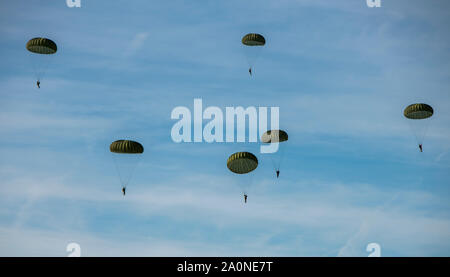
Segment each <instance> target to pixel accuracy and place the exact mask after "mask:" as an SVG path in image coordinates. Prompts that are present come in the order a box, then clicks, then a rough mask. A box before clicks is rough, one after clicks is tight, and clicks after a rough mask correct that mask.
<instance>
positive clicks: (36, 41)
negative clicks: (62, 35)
mask: <svg viewBox="0 0 450 277" xmlns="http://www.w3.org/2000/svg"><path fill="white" fill-rule="evenodd" d="M26 48H27V50H28V52H29V53H30V59H31V64H32V67H33V71H34V74H35V77H36V79H37V81H38V87H39V83H40V81H41V80H42V78H44V75H45V73H46V71H47V68H48V66H49V64H50V62H51V56H53V54H55V53H56V52H57V51H58V47H57V46H56V43H55V42H54V41H52V40H51V39H48V38H41V37H37V38H32V39H30V40H29V41H28V42H27V44H26Z"/></svg>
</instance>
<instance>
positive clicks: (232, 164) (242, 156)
mask: <svg viewBox="0 0 450 277" xmlns="http://www.w3.org/2000/svg"><path fill="white" fill-rule="evenodd" d="M227 167H228V169H229V170H231V171H232V172H234V173H236V174H246V173H250V172H252V171H253V170H255V169H256V168H257V167H258V159H257V158H256V156H255V155H253V154H252V153H250V152H237V153H234V154H233V155H231V156H230V157H229V158H228V160H227Z"/></svg>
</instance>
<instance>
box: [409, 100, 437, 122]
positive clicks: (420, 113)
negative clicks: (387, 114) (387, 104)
mask: <svg viewBox="0 0 450 277" xmlns="http://www.w3.org/2000/svg"><path fill="white" fill-rule="evenodd" d="M433 113H434V111H433V108H432V107H431V106H430V105H428V104H424V103H417V104H411V105H409V106H408V107H406V108H405V110H404V111H403V115H404V116H405V117H406V118H408V119H425V118H429V117H431V116H432V115H433Z"/></svg>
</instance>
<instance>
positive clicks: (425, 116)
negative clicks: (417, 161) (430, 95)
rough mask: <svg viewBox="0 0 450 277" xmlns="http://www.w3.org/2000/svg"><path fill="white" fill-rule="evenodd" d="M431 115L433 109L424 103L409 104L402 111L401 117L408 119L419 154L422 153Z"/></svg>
mask: <svg viewBox="0 0 450 277" xmlns="http://www.w3.org/2000/svg"><path fill="white" fill-rule="evenodd" d="M433 113H434V110H433V108H432V107H431V106H430V105H428V104H424V103H416V104H411V105H409V106H408V107H406V108H405V110H404V111H403V115H404V116H405V117H406V118H407V119H409V122H410V126H411V130H412V131H413V133H414V135H415V137H416V140H417V143H418V145H419V150H420V152H423V140H424V139H425V135H426V133H427V130H428V125H429V123H430V122H429V121H430V118H431V116H432V115H433Z"/></svg>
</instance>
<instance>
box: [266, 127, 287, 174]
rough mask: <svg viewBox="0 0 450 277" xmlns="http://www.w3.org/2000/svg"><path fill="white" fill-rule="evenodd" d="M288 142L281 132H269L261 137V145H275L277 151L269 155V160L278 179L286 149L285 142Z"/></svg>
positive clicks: (284, 133)
mask: <svg viewBox="0 0 450 277" xmlns="http://www.w3.org/2000/svg"><path fill="white" fill-rule="evenodd" d="M287 140H288V134H287V133H286V132H285V131H283V130H269V131H267V132H265V133H264V134H263V135H262V136H261V142H262V143H277V144H278V151H277V152H275V153H270V154H269V155H270V158H271V159H272V163H273V166H274V169H275V173H276V174H277V178H279V177H280V167H281V162H282V161H283V157H284V152H285V148H286V141H287Z"/></svg>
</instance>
